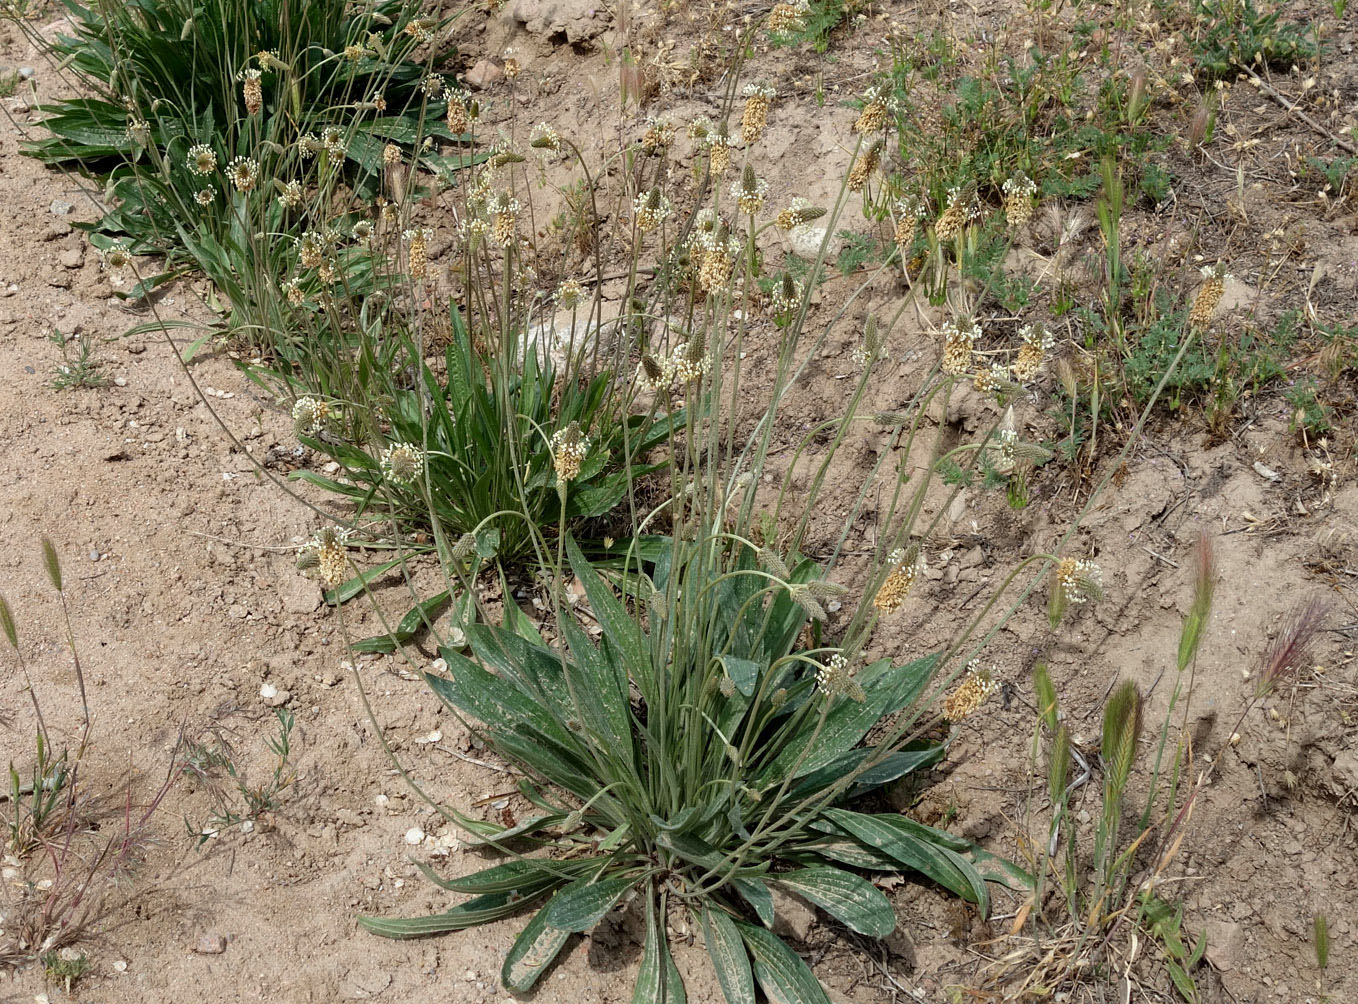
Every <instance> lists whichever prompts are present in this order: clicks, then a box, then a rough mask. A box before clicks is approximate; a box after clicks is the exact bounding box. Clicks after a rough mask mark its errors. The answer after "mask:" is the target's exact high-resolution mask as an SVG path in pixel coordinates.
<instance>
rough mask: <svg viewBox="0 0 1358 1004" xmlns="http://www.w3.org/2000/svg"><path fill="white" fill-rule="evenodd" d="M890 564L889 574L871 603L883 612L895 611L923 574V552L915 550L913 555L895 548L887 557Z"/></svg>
mask: <svg viewBox="0 0 1358 1004" xmlns="http://www.w3.org/2000/svg"><path fill="white" fill-rule="evenodd" d="M888 560H889V561H890V563H891V565H892V569H891V574H890V575H888V576H887V577H886V579H885V580H884V581H883V582H882V585H881V588H879V589H878V590H877V595H876V596H874V597H873V598H872V605H873V606H874V607H876V608H877V609H878V610H880V611H881V612H882V613H884V614H891V613H895V612H896V611H897V610H899V609H900V608H901V604H903V603H904V602H905V599H906V597H907V596H909V595H910V590H911V589H912V588H914V585H915V583H916V582H917V581H918V580H919V577H920V576H921V575H923V574H924V569H925V564H924V554H923V552H920V551H916V552H915V553H914V555H913V556H910V555H907V554H906V552H905V551H903V550H901V549H900V548H897V549H896V550H895V551H893V552H892V553H891V556H890V558H889V559H888Z"/></svg>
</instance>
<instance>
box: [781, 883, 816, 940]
mask: <svg viewBox="0 0 1358 1004" xmlns="http://www.w3.org/2000/svg"><path fill="white" fill-rule="evenodd" d="M815 925H816V911H815V910H813V909H812V908H811V907H810V906H809V905H808V904H807V902H806V901H805V900H804V899H802V898H801V897H800V896H794V895H792V894H791V893H787V892H783V891H782V890H781V889H774V890H773V933H774V934H777V935H779V936H780V937H784V938H792V939H793V940H795V941H801V942H805V941H806V940H807V939H808V938H809V937H810V936H811V928H813V927H815Z"/></svg>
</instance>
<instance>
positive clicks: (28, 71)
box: [19, 66, 38, 80]
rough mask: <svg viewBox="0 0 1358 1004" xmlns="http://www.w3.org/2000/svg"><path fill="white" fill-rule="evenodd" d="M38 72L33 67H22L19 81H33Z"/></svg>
mask: <svg viewBox="0 0 1358 1004" xmlns="http://www.w3.org/2000/svg"><path fill="white" fill-rule="evenodd" d="M37 72H38V71H37V70H35V69H33V67H31V66H21V67H19V79H20V80H32V79H33V74H35V73H37Z"/></svg>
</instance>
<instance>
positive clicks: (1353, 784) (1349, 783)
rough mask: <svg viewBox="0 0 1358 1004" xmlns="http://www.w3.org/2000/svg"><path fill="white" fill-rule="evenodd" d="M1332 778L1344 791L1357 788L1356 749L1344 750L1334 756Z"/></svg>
mask: <svg viewBox="0 0 1358 1004" xmlns="http://www.w3.org/2000/svg"><path fill="white" fill-rule="evenodd" d="M1334 779H1335V782H1336V783H1337V784H1339V785H1341V786H1343V788H1344V789H1345V790H1346V792H1347V791H1354V790H1358V751H1354V750H1344V751H1343V752H1342V753H1340V754H1339V755H1338V756H1337V757H1335V758H1334Z"/></svg>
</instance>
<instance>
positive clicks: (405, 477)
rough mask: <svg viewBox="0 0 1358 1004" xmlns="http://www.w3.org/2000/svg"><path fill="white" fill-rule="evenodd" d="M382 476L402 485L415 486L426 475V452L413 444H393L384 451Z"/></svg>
mask: <svg viewBox="0 0 1358 1004" xmlns="http://www.w3.org/2000/svg"><path fill="white" fill-rule="evenodd" d="M381 468H382V476H383V477H385V478H386V479H387V480H388V481H394V482H396V483H397V484H400V485H413V484H414V483H415V482H416V481H418V480H419V479H420V476H421V475H422V474H424V451H423V450H421V449H420V448H419V447H418V446H416V445H414V444H413V443H392V444H391V445H390V446H388V447H387V448H386V449H385V450H383V451H382V458H381Z"/></svg>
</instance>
